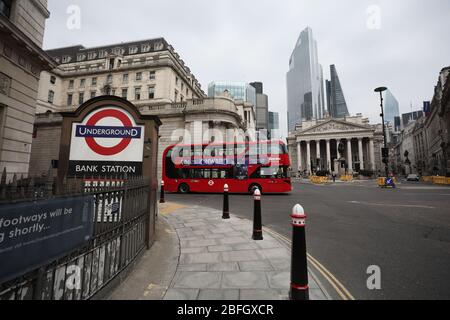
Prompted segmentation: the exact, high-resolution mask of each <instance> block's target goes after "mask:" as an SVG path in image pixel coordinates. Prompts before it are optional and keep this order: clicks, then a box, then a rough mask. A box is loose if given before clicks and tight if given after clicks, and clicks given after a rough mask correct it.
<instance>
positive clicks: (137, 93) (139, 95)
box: [134, 88, 141, 100]
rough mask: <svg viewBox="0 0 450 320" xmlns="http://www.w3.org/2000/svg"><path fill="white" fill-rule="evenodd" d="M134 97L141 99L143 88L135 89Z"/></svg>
mask: <svg viewBox="0 0 450 320" xmlns="http://www.w3.org/2000/svg"><path fill="white" fill-rule="evenodd" d="M134 99H135V100H141V88H135V89H134Z"/></svg>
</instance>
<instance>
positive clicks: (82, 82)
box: [80, 79, 86, 88]
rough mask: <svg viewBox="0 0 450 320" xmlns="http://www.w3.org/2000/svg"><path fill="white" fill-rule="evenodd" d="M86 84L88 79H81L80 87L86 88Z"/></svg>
mask: <svg viewBox="0 0 450 320" xmlns="http://www.w3.org/2000/svg"><path fill="white" fill-rule="evenodd" d="M85 85H86V79H81V80H80V88H84V86H85Z"/></svg>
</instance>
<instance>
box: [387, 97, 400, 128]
mask: <svg viewBox="0 0 450 320" xmlns="http://www.w3.org/2000/svg"><path fill="white" fill-rule="evenodd" d="M384 106H385V109H384V110H385V116H384V121H385V122H390V123H392V124H394V123H395V117H400V107H399V104H398V101H397V99H396V98H395V96H394V95H393V94H392V92H391V91H389V90H387V91H386V96H385V98H384Z"/></svg>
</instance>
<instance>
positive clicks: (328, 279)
mask: <svg viewBox="0 0 450 320" xmlns="http://www.w3.org/2000/svg"><path fill="white" fill-rule="evenodd" d="M308 261H309V263H311V264H312V265H313V266H314V267H315V268H316V269H317V270H318V271H319V272H320V273H321V274H322V276H323V277H324V278H325V279H327V281H328V282H329V283H330V284H331V286H332V287H333V288H334V290H336V292H337V293H338V295H339V296H340V297H341V299H342V300H348V298H347V296H346V295H345V294H344V293H343V292H342V291H341V290H340V289H339V288H338V286H337V285H336V284H334V282H333V280H331V279H330V278H329V277H328V276H327V275H326V274H324V273H323V272H322V270H321V269H320V267H319V266H318V265H316V264H315V263H314V262H313V261H312V260H310V259H309V258H308Z"/></svg>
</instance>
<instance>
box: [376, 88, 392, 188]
mask: <svg viewBox="0 0 450 320" xmlns="http://www.w3.org/2000/svg"><path fill="white" fill-rule="evenodd" d="M386 90H387V88H386V87H379V88H376V89H375V92H379V93H380V99H381V105H380V106H381V115H380V116H381V119H382V121H383V138H384V150H388V146H387V138H386V125H385V123H384V108H383V101H384V99H383V92H384V91H386ZM385 152H386V151H385ZM385 156H386V158H385ZM382 157H383V158H385V159H383V160H385V161H384V168H385V171H386V181H387V179H389V167H388V164H389V154H388V153H387V152H386V154H382Z"/></svg>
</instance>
